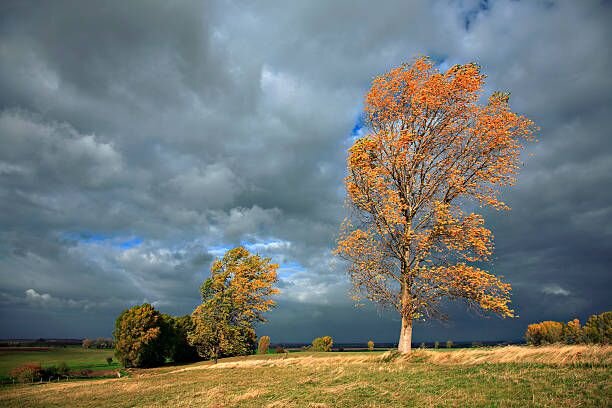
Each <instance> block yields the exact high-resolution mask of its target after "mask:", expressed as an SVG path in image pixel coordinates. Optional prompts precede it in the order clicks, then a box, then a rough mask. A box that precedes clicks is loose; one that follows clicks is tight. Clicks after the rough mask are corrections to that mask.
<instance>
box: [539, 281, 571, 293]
mask: <svg viewBox="0 0 612 408" xmlns="http://www.w3.org/2000/svg"><path fill="white" fill-rule="evenodd" d="M542 292H543V293H545V294H547V295H555V296H569V295H570V294H571V292H570V291H569V290H566V289H563V288H562V287H561V286H559V285H558V284H556V283H551V284H548V285H544V286H543V287H542Z"/></svg>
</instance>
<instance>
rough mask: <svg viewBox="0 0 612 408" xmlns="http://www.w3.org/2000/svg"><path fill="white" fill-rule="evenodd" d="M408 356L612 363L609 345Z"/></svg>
mask: <svg viewBox="0 0 612 408" xmlns="http://www.w3.org/2000/svg"><path fill="white" fill-rule="evenodd" d="M407 359H408V360H415V359H426V360H427V361H428V362H430V363H435V364H484V363H488V364H499V363H534V364H551V365H584V364H586V365H602V366H611V365H612V346H602V345H575V346H559V345H550V346H541V347H533V346H506V347H492V348H480V349H479V348H476V349H459V350H455V351H453V352H439V351H433V350H415V351H414V353H412V355H411V356H410V357H408V358H407ZM401 360H403V359H400V361H401Z"/></svg>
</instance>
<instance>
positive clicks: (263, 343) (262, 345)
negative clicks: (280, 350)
mask: <svg viewBox="0 0 612 408" xmlns="http://www.w3.org/2000/svg"><path fill="white" fill-rule="evenodd" d="M269 347H270V336H261V337H260V338H259V344H258V345H257V353H259V354H267V353H268V348H269Z"/></svg>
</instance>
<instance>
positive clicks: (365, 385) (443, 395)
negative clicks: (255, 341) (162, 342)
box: [0, 346, 612, 407]
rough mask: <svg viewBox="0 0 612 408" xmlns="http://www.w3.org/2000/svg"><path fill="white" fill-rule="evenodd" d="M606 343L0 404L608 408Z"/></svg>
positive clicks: (198, 372)
mask: <svg viewBox="0 0 612 408" xmlns="http://www.w3.org/2000/svg"><path fill="white" fill-rule="evenodd" d="M611 362H612V346H549V347H541V348H534V347H517V346H509V347H500V348H491V349H472V350H450V351H447V350H444V349H441V350H416V351H415V352H414V354H413V355H412V356H411V357H409V358H402V357H398V356H397V355H394V354H393V353H392V352H387V353H377V352H371V353H368V352H361V353H357V352H356V353H347V352H343V353H310V352H300V353H289V354H283V355H267V356H249V357H241V358H231V359H223V360H220V362H219V363H218V364H216V365H214V364H211V363H210V362H200V363H195V364H190V365H184V366H167V367H162V368H156V369H148V370H133V371H131V375H130V377H129V378H120V379H105V380H87V381H78V382H68V383H51V384H42V385H19V386H9V387H4V388H3V389H1V390H0V406H7V407H12V406H46V407H49V406H65V405H66V401H70V403H71V405H73V406H84V407H99V406H119V407H128V406H130V407H131V406H151V407H169V406H172V407H186V406H204V407H223V406H245V407H266V406H267V407H308V406H311V407H355V406H371V407H382V406H498V407H526V406H550V407H559V406H581V407H585V406H597V407H603V406H610V405H611V402H612V400H611V395H612V394H611V393H612V389H611V383H610V378H611V376H610V374H611V371H612V370H611V366H610V363H611Z"/></svg>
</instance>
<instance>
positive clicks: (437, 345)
mask: <svg viewBox="0 0 612 408" xmlns="http://www.w3.org/2000/svg"><path fill="white" fill-rule="evenodd" d="M434 348H435V349H439V348H440V342H439V341H436V342H435V343H434Z"/></svg>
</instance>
